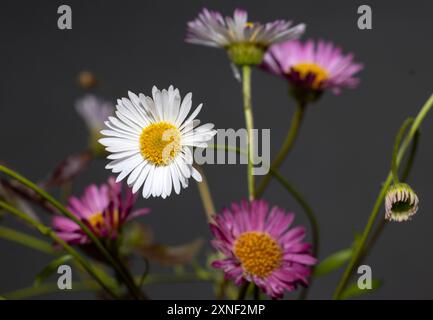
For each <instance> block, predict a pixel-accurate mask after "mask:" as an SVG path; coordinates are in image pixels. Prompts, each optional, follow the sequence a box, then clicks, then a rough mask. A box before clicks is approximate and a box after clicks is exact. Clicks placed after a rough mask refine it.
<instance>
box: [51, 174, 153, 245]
mask: <svg viewBox="0 0 433 320" xmlns="http://www.w3.org/2000/svg"><path fill="white" fill-rule="evenodd" d="M135 198H136V197H134V195H133V194H132V192H131V190H130V189H129V188H126V190H125V192H124V193H123V192H122V185H121V184H120V183H116V182H115V180H114V178H113V177H110V178H109V179H108V182H107V183H106V184H102V185H101V186H99V187H98V186H96V185H90V186H89V187H87V188H86V190H85V192H84V195H83V196H82V197H81V198H80V199H78V198H75V197H71V198H70V199H69V205H68V210H69V211H71V212H72V213H73V214H74V215H75V216H76V217H77V218H79V219H80V220H81V221H82V222H83V223H85V224H86V225H87V226H88V227H89V228H90V230H91V231H92V232H93V233H94V234H95V235H96V236H97V237H99V238H108V239H116V238H117V236H118V235H119V233H120V230H121V228H122V226H123V225H124V223H125V222H126V221H128V220H130V219H132V218H135V217H137V216H140V215H144V214H147V213H148V212H149V211H150V210H149V209H148V208H143V209H139V210H136V211H132V207H133V205H134V202H135ZM52 224H53V227H54V230H55V231H56V232H57V234H58V235H59V237H61V238H62V239H63V240H64V241H66V242H68V243H70V244H88V243H90V239H89V238H88V236H87V235H86V234H85V233H84V232H83V231H82V230H81V228H80V227H79V226H78V225H77V224H76V223H75V222H73V221H72V220H70V219H68V218H66V217H63V216H55V217H54V218H53V222H52Z"/></svg>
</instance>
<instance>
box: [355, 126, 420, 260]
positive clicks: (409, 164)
mask: <svg viewBox="0 0 433 320" xmlns="http://www.w3.org/2000/svg"><path fill="white" fill-rule="evenodd" d="M418 140H419V130H418V131H417V132H416V134H415V135H414V137H413V140H412V146H411V149H410V153H409V156H408V158H407V160H406V165H405V167H404V170H403V173H402V174H401V181H403V182H406V181H407V179H408V178H409V174H410V171H411V169H412V166H413V163H414V160H415V155H416V152H417V149H418ZM387 224H388V223H387V220H385V219H381V220H380V221H379V225H378V226H377V227H376V230H375V231H374V232H373V234H372V236H371V237H370V240H369V241H368V243H367V244H366V246H365V252H364V254H363V255H361V257H360V259H359V261H360V263H361V262H362V261H364V260H365V259H366V258H367V256H368V254H369V253H370V251H371V250H372V249H373V247H374V245H375V244H376V242H377V241H378V240H379V238H380V236H381V235H382V233H383V230H384V229H385V227H386V226H387Z"/></svg>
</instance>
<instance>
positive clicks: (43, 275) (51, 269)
mask: <svg viewBox="0 0 433 320" xmlns="http://www.w3.org/2000/svg"><path fill="white" fill-rule="evenodd" d="M71 259H72V256H71V255H69V254H67V255H64V256H61V257H59V258H57V259H55V260H53V261H51V262H50V263H49V264H48V265H46V266H45V268H43V269H42V271H41V272H39V273H38V274H37V276H36V277H35V282H34V283H33V286H34V287H38V286H39V285H41V283H42V282H43V281H44V280H45V279H47V278H48V277H49V276H50V275H52V274H53V273H55V272H57V268H58V267H59V266H60V265H62V264H64V263H65V262H67V261H69V260H71Z"/></svg>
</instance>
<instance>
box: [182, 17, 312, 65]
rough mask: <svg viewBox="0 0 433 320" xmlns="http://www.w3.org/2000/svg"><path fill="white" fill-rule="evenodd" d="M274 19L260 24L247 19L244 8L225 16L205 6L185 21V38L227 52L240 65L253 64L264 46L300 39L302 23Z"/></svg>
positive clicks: (260, 59)
mask: <svg viewBox="0 0 433 320" xmlns="http://www.w3.org/2000/svg"><path fill="white" fill-rule="evenodd" d="M291 26H292V23H291V22H289V21H284V20H276V21H274V22H268V23H266V24H261V23H259V22H250V21H248V14H247V12H246V11H244V10H241V9H236V10H235V12H234V15H233V17H226V18H223V16H222V15H221V14H220V13H219V12H217V11H211V10H207V9H203V11H202V12H201V13H200V14H199V15H198V18H197V19H195V20H193V21H190V22H189V23H188V33H187V36H186V41H187V42H190V43H195V44H201V45H205V46H210V47H220V48H224V49H226V50H227V51H228V53H229V57H230V58H231V60H232V61H233V62H234V63H236V64H239V65H243V64H250V65H256V64H259V63H260V62H261V61H262V58H263V54H264V52H265V51H266V49H267V48H268V47H269V46H270V45H272V44H274V43H278V42H282V41H287V40H293V39H297V38H299V37H300V36H301V35H302V33H303V32H304V30H305V25H304V24H299V25H297V26H295V27H291Z"/></svg>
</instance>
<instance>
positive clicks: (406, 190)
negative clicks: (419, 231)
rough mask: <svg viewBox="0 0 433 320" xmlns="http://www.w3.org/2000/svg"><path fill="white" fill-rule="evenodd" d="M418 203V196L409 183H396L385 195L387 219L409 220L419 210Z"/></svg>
mask: <svg viewBox="0 0 433 320" xmlns="http://www.w3.org/2000/svg"><path fill="white" fill-rule="evenodd" d="M418 203H419V200H418V196H417V195H416V193H415V192H414V191H413V190H412V188H411V187H410V186H409V185H408V184H406V183H397V184H394V185H392V186H391V187H390V188H389V190H388V192H387V194H386V197H385V219H387V220H391V221H398V222H401V221H407V220H409V219H410V218H411V217H412V216H413V215H414V214H415V213H416V212H417V211H418Z"/></svg>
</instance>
